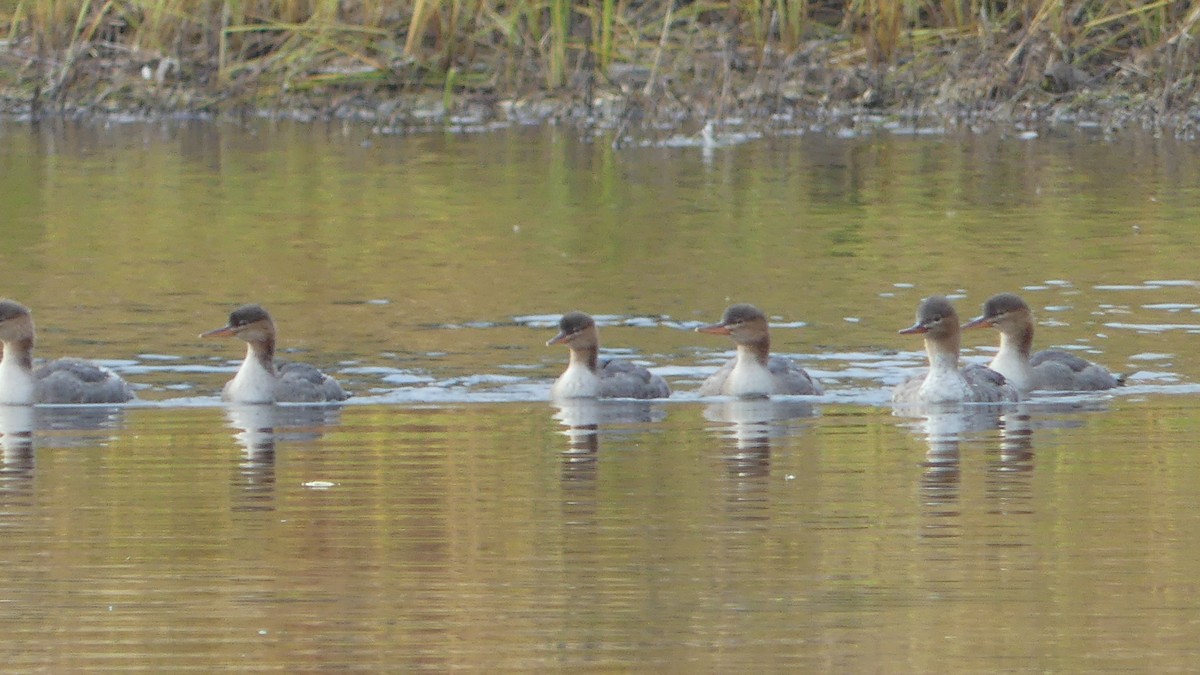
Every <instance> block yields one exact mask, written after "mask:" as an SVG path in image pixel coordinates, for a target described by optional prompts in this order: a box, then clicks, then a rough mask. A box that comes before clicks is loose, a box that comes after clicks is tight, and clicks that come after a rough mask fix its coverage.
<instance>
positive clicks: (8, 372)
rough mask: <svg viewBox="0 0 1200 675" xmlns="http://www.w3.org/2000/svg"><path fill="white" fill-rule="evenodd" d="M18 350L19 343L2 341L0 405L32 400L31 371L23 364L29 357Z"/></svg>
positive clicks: (19, 403) (28, 402)
mask: <svg viewBox="0 0 1200 675" xmlns="http://www.w3.org/2000/svg"><path fill="white" fill-rule="evenodd" d="M19 352H20V346H19V345H17V344H14V343H11V342H5V343H4V358H3V359H0V404H2V405H30V404H32V403H33V402H34V383H33V372H32V371H31V370H30V369H29V368H28V367H27V366H26V365H25V364H26V363H28V362H29V357H28V355H22V354H21V353H19ZM22 356H24V358H22Z"/></svg>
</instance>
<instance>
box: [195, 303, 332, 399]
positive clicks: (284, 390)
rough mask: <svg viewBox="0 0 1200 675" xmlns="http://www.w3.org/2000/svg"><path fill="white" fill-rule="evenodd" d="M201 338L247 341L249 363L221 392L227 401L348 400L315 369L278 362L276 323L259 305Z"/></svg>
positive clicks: (238, 313) (238, 311)
mask: <svg viewBox="0 0 1200 675" xmlns="http://www.w3.org/2000/svg"><path fill="white" fill-rule="evenodd" d="M200 337H202V338H209V337H238V338H241V339H242V340H245V341H246V360H245V361H243V362H242V366H241V368H238V371H237V375H234V376H233V379H232V380H230V381H229V382H227V383H225V388H224V389H223V390H222V392H221V398H222V399H223V400H225V401H229V402H230V403H324V402H329V401H344V400H345V399H346V398H348V395H347V394H346V392H345V391H343V390H342V386H341V385H340V384H338V381H337V380H335V379H333V378H332V377H330V376H328V375H326V374H325V373H322V372H321V371H320V370H317V369H316V368H314V367H313V366H310V365H308V364H305V363H293V362H283V361H280V362H276V361H275V321H274V320H273V319H271V315H270V314H268V313H267V310H265V309H263V308H262V307H260V306H259V305H244V306H242V307H239V308H237V309H235V310H233V312H232V313H230V315H229V323H228V324H227V325H225V326H222V327H220V328H216V329H213V330H210V331H208V332H207V333H202V334H201V335H200Z"/></svg>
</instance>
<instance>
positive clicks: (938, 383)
mask: <svg viewBox="0 0 1200 675" xmlns="http://www.w3.org/2000/svg"><path fill="white" fill-rule="evenodd" d="M920 399H921V400H922V401H924V402H925V403H961V402H963V401H969V400H971V388H970V387H969V386H968V385H967V381H966V380H965V379H963V376H962V374H961V373H959V372H958V370H949V369H941V368H933V369H931V370H930V371H929V374H928V375H926V376H925V382H924V384H922V385H921V390H920Z"/></svg>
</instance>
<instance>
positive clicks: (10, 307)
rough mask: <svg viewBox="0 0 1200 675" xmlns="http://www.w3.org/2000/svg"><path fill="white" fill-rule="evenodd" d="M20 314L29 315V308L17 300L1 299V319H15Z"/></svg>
mask: <svg viewBox="0 0 1200 675" xmlns="http://www.w3.org/2000/svg"><path fill="white" fill-rule="evenodd" d="M19 316H29V308H28V307H26V306H25V305H22V304H21V303H19V302H17V301H16V300H9V299H8V298H4V299H0V321H7V320H9V319H15V318H17V317H19Z"/></svg>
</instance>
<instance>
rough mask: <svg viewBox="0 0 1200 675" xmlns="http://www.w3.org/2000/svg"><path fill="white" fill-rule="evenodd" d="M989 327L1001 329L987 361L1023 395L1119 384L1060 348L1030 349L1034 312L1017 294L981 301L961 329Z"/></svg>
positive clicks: (1105, 371)
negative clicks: (979, 309) (977, 311)
mask: <svg viewBox="0 0 1200 675" xmlns="http://www.w3.org/2000/svg"><path fill="white" fill-rule="evenodd" d="M988 326H991V327H993V328H995V329H996V330H998V331H1000V351H999V352H997V353H996V357H995V358H993V359H992V362H991V363H990V364H988V365H989V366H990V367H991V369H992V370H994V371H996V372H998V373H1000V374H1001V375H1003V376H1004V377H1005V378H1007V379H1008V381H1009V383H1011V384H1012V385H1013V386H1014V387H1016V389H1017V391H1019V392H1021V393H1022V394H1026V393H1029V392H1030V391H1033V390H1036V389H1042V390H1054V391H1099V390H1102V389H1112V388H1113V387H1116V386H1119V385H1120V384H1122V382H1121V380H1120V379H1118V378H1116V377H1113V375H1112V374H1111V373H1109V372H1108V371H1107V370H1105V369H1104V368H1103V367H1101V366H1098V365H1096V364H1094V363H1092V362H1091V361H1087V360H1085V359H1082V358H1079V357H1078V356H1075V355H1074V354H1071V353H1069V352H1065V351H1062V350H1061V349H1043V350H1042V351H1040V352H1038V353H1036V354H1033V355H1032V356H1030V352H1031V351H1032V350H1033V311H1032V310H1030V309H1029V305H1027V304H1025V301H1024V300H1022V299H1021V298H1020V297H1019V296H1017V295H1014V294H1012V293H1000V294H999V295H993V296H992V297H990V298H988V300H987V302H985V303H983V314H982V315H981V316H978V317H976V318H974V319H972V320H971V321H968V322H967V323H966V324H964V325H963V328H964V329H969V328H981V327H988Z"/></svg>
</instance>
